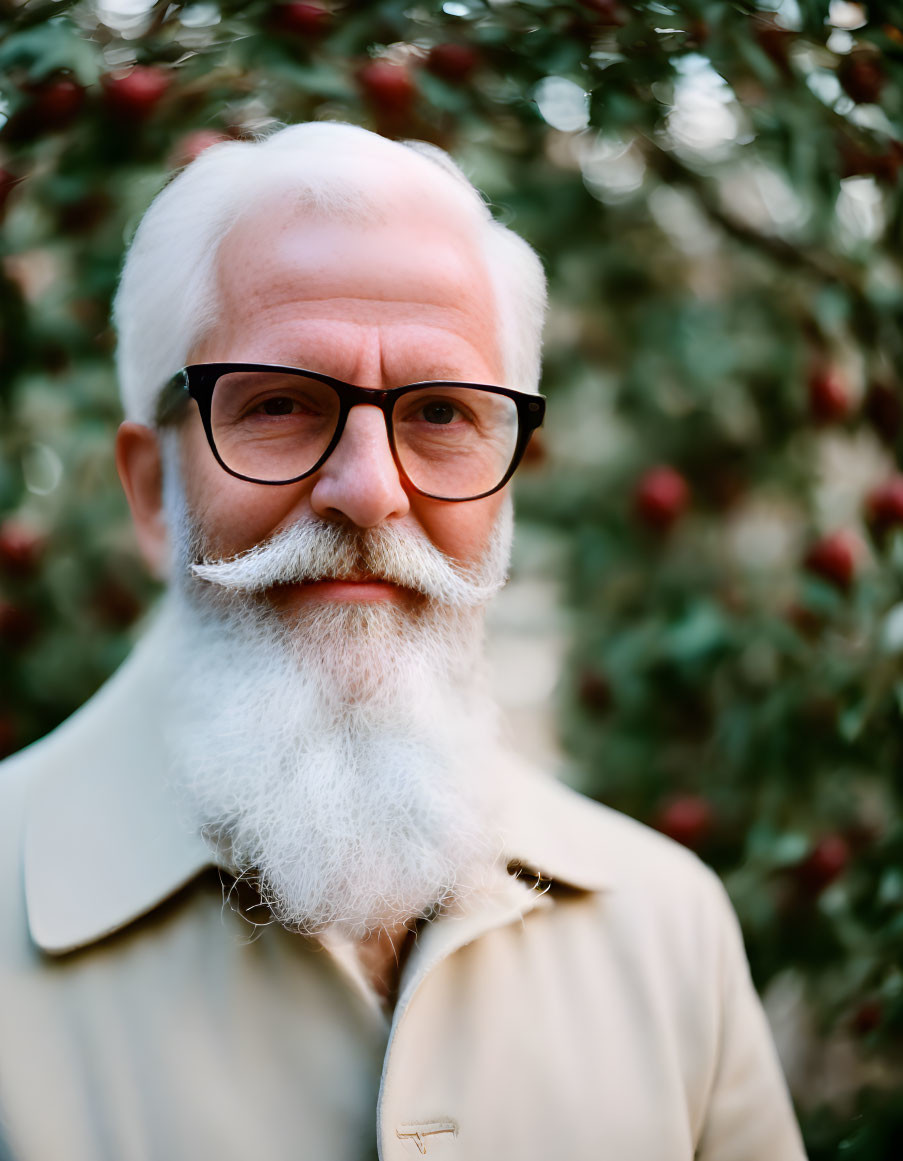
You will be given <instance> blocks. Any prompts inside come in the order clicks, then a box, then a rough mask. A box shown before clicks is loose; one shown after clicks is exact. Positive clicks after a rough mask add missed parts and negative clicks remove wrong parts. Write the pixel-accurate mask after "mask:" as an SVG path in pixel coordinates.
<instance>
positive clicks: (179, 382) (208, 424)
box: [155, 363, 546, 504]
mask: <svg viewBox="0 0 903 1161" xmlns="http://www.w3.org/2000/svg"><path fill="white" fill-rule="evenodd" d="M242 371H278V372H279V373H285V374H288V375H298V376H304V378H306V379H315V380H316V381H317V382H318V383H324V384H326V386H328V387H331V388H332V389H333V390H334V391H335V393H336V395H337V396H338V400H339V416H338V420H337V421H336V429H335V432H334V434H333V437H332V439H331V440H330V442H329V445H328V446H327V448H326V450H325V451H324V452H323V454H322V455H321V456H320V458H319V459H318V460H317V462H316V463H315V464H314V466H313V467H312V468H309V469H308V470H307V471H306V472H302V473H301V475H300V476H293V477H292V478H291V479H290V480H259V479H257V478H256V477H255V476H245V475H242V473H241V472H236V471H234V470H233V469H232V468H230V467H229V465H228V464H226V463H225V462H224V461H223V458H222V456H221V455H220V454H219V451H218V449H217V446H216V440H215V438H214V435H213V420H212V404H213V391H214V388H215V387H216V384H217V381H218V380H219V379H221V378H222V377H223V376H224V375H231V374H233V373H235V372H242ZM424 387H471V388H476V389H477V390H480V391H488V392H490V393H492V394H494V395H506V396H507V397H508V398H509V399H511V400H513V401H514V403H515V405H516V406H517V442H516V443H515V446H514V452H513V454H512V457H511V463H510V464H509V465H508V470H507V471H506V472H505V474H504V476H503V477H502V479H501V480H500V481H499V483H498V484H496V485H495V487H494V488H490V489H489V490H488V491H487V492H481V493H480V494H479V495H477V496H464V497H454V498H449V497H448V496H437V495H435V494H433V493H432V492H426V491H424V490H423V489H422V488H418V487H417V485H416V484H415V483H414V482H413V481H412V480H411V479H410V478H409V477H408V474H407V472H406V471H405V470H404V467H403V466H402V463H401V460H400V459H399V455H398V451H397V449H396V447H395V432H394V428H393V425H392V411H393V409H394V407H395V404H396V402H397V401H398V400H399V399H401V398H402V397H403V396H404V395H407V394H409V393H410V392H412V391H420V390H422V389H423V388H424ZM189 398H191V399H193V400H194V401H195V403H196V404H197V405H198V411H199V412H200V415H201V422H202V423H203V425H204V432H205V434H206V436H207V443H208V444H209V445H210V450H211V451H212V452H213V456H214V458H215V459H216V462H217V463H218V464H219V466H220V467H221V468H222V469H223V471H224V472H228V473H229V475H230V476H234V477H235V478H236V479H237V480H245V481H247V482H248V483H249V484H267V485H271V486H273V487H283V486H284V485H286V484H297V483H298V482H299V481H300V480H305V479H307V477H308V476H312V475H313V474H314V472H316V471H318V470H319V469H320V468H321V467H322V466H323V464H325V463H326V461H327V460H328V459H329V457H330V456H331V455H332V453H333V452H334V451H335V449H336V448H337V447H338V444H339V440H340V439H341V438H342V432H343V431H344V430H345V421H346V420H347V418H348V413H349V411H350V410H351V408H352V407H357V406H359V405H360V404H366V405H369V406H371V407H378V408H379V409H380V411H382V413H383V416H384V418H385V421H386V433H387V435H388V437H389V447H390V449H391V451H392V458H393V459H394V460H395V466H396V467H397V468H398V471H399V474H400V475H401V477H402V479H403V480H404V481H405V483H406V484H407V486H408V487H410V489H411V490H412V491H413V492H416V493H417V494H418V495H419V496H426V497H427V499H430V500H442V501H444V502H445V503H448V504H466V503H468V502H469V501H471V500H483V499H485V497H486V496H491V495H493V493H495V492H498V491H499V490H500V489H501V488H504V486H505V484H507V483H508V481H509V480H510V479H511V477H512V476H513V475H514V473H515V471H516V470H517V467H518V465H519V464H520V462H521V460H522V459H523V455H524V452H525V451H526V450H527V444H528V443H529V442H530V436H531V435H532V434H533V432H534V431H535V430H536V429H537V428H538V427H539V426H540V424H541V423H542V421H543V417H544V416H545V410H546V401H545V397H544V396H543V395H535V394H533V393H531V392H528V391H515V390H513V389H512V388H510V387H496V386H494V385H492V384H488V383H463V382H457V381H455V380H453V379H431V380H426V381H424V382H422V383H406V384H404V385H403V386H401V387H387V388H379V387H358V386H357V385H356V384H354V383H345V382H343V381H342V380H341V379H333V378H332V376H331V375H322V374H320V372H319V371H306V370H304V368H302V367H282V366H278V365H276V364H271V363H191V364H189V365H188V366H187V367H183V368H182V370H181V371H178V372H176V374H175V375H173V377H172V378H171V379H170V380H169V381H168V383H166V385H165V386H164V387H163V390H162V391H161V392H160V397H159V399H158V401H157V411H156V416H155V423H156V425H157V427H164V426H166V425H167V424H169V423H172V422H174V421H175V419H176V417H177V415H178V413H179V411H180V410H181V409H182V408H183V407H184V406H185V404H186V403H187V400H188V399H189Z"/></svg>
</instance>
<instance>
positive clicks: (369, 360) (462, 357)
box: [182, 184, 504, 610]
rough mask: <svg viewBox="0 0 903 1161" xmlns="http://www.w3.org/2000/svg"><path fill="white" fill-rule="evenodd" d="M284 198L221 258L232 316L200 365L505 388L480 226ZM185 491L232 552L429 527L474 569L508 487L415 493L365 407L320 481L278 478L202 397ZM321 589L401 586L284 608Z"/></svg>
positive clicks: (448, 216) (197, 515)
mask: <svg viewBox="0 0 903 1161" xmlns="http://www.w3.org/2000/svg"><path fill="white" fill-rule="evenodd" d="M288 200H289V199H288V198H284V199H282V201H279V200H274V201H273V202H272V203H271V204H269V205H267V206H265V207H261V208H258V209H256V210H255V211H253V212H252V213H250V214H248V215H247V216H246V217H244V218H243V219H242V220H241V221H240V222H239V223H238V224H237V225H236V226H235V227H234V228H233V229H232V231H231V232H230V233H229V234H228V235H227V237H226V238H225V239H224V241H223V243H222V246H221V248H220V251H219V256H218V271H217V285H218V293H219V313H218V317H217V321H216V323H215V325H214V326H213V327H212V328H211V329H209V330H208V331H207V332H206V334H204V336H203V337H202V338H201V339H200V340H199V341H198V342H197V344H196V345H195V346H194V348H193V349H192V350H191V352H190V356H189V360H188V361H189V362H199V363H200V362H259V363H273V364H282V365H286V366H295V367H304V368H306V369H308V370H313V371H319V372H322V373H325V374H328V375H332V376H334V377H335V378H338V379H342V380H345V381H347V382H351V383H356V384H358V385H360V386H364V387H374V388H385V387H394V386H400V385H403V384H406V383H412V382H418V381H422V380H429V379H453V380H461V381H471V382H477V383H501V381H502V368H501V359H500V354H499V351H498V343H497V337H496V319H495V311H494V306H493V301H492V293H491V288H490V284H489V280H488V277H487V274H486V272H485V269H484V266H483V263H482V260H481V255H480V252H479V250H478V248H477V243H476V241H475V239H474V227H473V224H472V223H471V222H469V221H468V220H467V219H466V217H465V216H464V214H463V213H462V212H461V210H460V209H457V208H456V207H454V206H453V205H451V204H449V203H446V204H441V203H440V204H438V205H437V204H436V201H435V199H432V198H429V197H424V196H423V192H422V191H421V192H420V194H419V196H414V195H412V194H411V193H408V192H407V191H406V190H405V189H404V188H403V185H402V184H400V185H399V191H398V205H397V212H395V211H393V213H392V216H391V219H390V220H389V221H388V222H386V223H379V224H364V225H352V224H350V223H348V222H345V221H341V220H339V221H325V220H322V219H320V218H318V217H316V216H311V215H310V214H309V213H307V212H306V211H304V210H301V209H297V208H292V207H291V206H290V205H287V204H286V203H287V202H288ZM182 461H183V478H184V482H185V492H186V500H187V503H188V507H189V510H190V511H191V512H192V513H193V515H194V519H195V520H196V522H197V524H198V527H199V528H200V530H201V532H202V534H203V537H204V540H205V542H206V545H207V547H208V549H209V551H210V552H211V553H213V554H215V555H217V556H231V555H234V554H236V553H239V552H242V551H244V550H246V549H248V548H250V547H251V546H253V545H255V544H257V543H259V542H261V541H263V540H266V539H268V538H269V537H271V536H272V535H273V534H275V533H277V532H279V531H281V530H282V529H284V528H286V527H288V526H290V525H292V524H294V523H296V522H297V521H299V520H303V519H305V518H308V519H309V518H319V519H321V520H324V521H329V522H340V523H342V524H345V525H348V526H349V527H357V528H375V527H378V526H380V525H383V524H385V523H386V522H394V523H395V524H396V527H399V528H401V527H402V526H407V527H409V528H410V529H411V530H412V531H414V532H420V533H425V534H426V536H427V537H428V538H429V540H430V541H431V542H432V543H433V544H434V545H435V546H436V547H437V548H439V549H440V550H441V551H442V552H444V553H445V554H446V555H448V556H449V557H451V558H452V559H453V560H455V561H458V562H460V563H462V564H464V565H468V564H471V563H474V564H475V563H476V562H478V561H479V560H480V559H481V558H482V557H483V555H484V554H485V551H486V548H487V545H488V543H489V540H490V535H491V532H492V529H493V526H494V525H495V523H496V518H497V516H498V513H499V508H500V506H501V504H502V503H503V495H504V493H503V492H499V493H496V494H495V495H493V496H489V497H487V498H485V499H483V500H474V501H468V502H465V503H457V504H452V503H446V502H442V501H437V500H430V499H426V498H425V497H423V496H419V495H417V494H416V493H413V492H411V491H409V490H408V489H406V487H405V485H404V484H403V482H402V480H401V479H400V477H399V474H398V470H397V468H396V466H395V463H394V460H393V458H392V454H391V451H390V447H389V442H388V438H387V433H386V425H385V420H384V418H383V415H382V413H381V412H380V411H379V410H378V409H377V408H376V407H368V406H358V407H355V408H353V409H352V411H351V412H350V414H349V416H348V420H347V424H346V427H345V430H344V433H343V435H342V438H341V441H340V443H339V445H338V447H337V448H336V449H335V451H333V453H332V455H331V456H330V458H329V459H328V460H327V462H326V463H325V464H324V465H323V467H322V468H320V469H319V471H317V472H316V473H315V474H314V475H312V476H310V477H308V478H307V479H304V480H301V481H299V482H298V483H296V484H289V485H284V486H267V485H261V484H252V483H248V482H245V481H242V480H238V479H235V478H234V477H232V476H230V475H229V474H228V473H226V472H224V471H223V470H222V468H221V467H220V466H219V465H218V464H217V463H216V461H215V460H214V458H213V455H212V454H211V452H210V449H209V447H208V445H207V441H206V437H205V435H204V431H203V428H202V425H201V422H200V418H199V415H198V414H197V411H196V409H195V408H194V407H193V406H192V407H191V408H190V410H189V414H188V418H187V420H186V422H185V424H184V426H183V433H182ZM315 599H329V600H335V601H347V600H357V601H379V600H390V601H395V602H399V603H402V604H403V603H405V602H407V601H409V600H410V599H411V595H410V593H409V592H407V591H406V590H404V589H402V588H399V587H397V586H395V585H392V584H389V583H387V582H379V581H376V582H373V583H360V582H351V581H328V582H326V581H321V582H315V583H307V584H301V585H291V586H286V587H284V588H280V589H279V590H278V593H277V594H275V595H274V600H276V601H277V602H278V603H279V605H280V606H281V607H285V608H288V609H290V610H291V609H294V608H297V607H299V606H300V605H301V604H303V603H307V602H309V601H311V600H315Z"/></svg>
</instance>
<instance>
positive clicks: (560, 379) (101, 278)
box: [0, 0, 903, 1159]
mask: <svg viewBox="0 0 903 1161" xmlns="http://www.w3.org/2000/svg"><path fill="white" fill-rule="evenodd" d="M777 4H778V0H774V4H773V5H772V6H769V5H768V3H766V2H765V0H763V2H762V3H758V4H753V3H745V2H740V0H738V2H735V3H728V2H726V0H662V2H658V0H641V2H639V3H634V4H627V3H619V2H617V0H581V2H577V0H567V2H565V0H509V2H507V3H500V2H496V3H487V2H485V0H448V2H446V3H444V4H442V5H441V6H440V5H436V4H426V3H423V4H419V5H418V4H417V3H412V0H381V2H378V3H362V2H359V0H347V2H346V3H344V4H342V3H340V2H338V0H336V2H335V3H330V4H328V5H327V4H326V3H325V0H324V2H323V3H320V2H314V0H311V2H310V3H307V2H303V0H287V2H283V3H270V2H268V0H197V2H195V3H191V4H183V3H179V2H178V0H174V2H171V3H170V2H168V0H157V3H155V4H154V5H153V7H151V8H150V9H148V10H142V9H140V8H137V7H135V6H134V5H128V4H126V3H123V2H122V0H105V2H104V3H97V4H95V5H92V4H90V3H88V2H87V0H75V2H73V0H58V2H50V0H47V2H45V0H28V2H26V3H24V4H18V3H15V2H14V0H3V3H2V5H0V77H2V78H3V79H2V97H3V102H4V108H5V118H6V119H5V124H4V126H3V128H2V130H0V164H2V166H3V170H2V173H0V207H2V209H0V212H4V213H5V233H4V242H3V246H4V249H3V255H4V257H3V266H2V279H0V303H2V317H0V355H2V360H3V367H4V370H3V375H2V377H0V520H2V524H0V662H2V665H0V749H5V750H12V749H14V748H16V747H17V746H19V745H22V744H24V743H25V742H27V741H29V740H30V739H32V738H34V737H36V736H38V735H39V734H40V733H42V732H44V731H45V730H46V729H48V728H49V727H50V726H52V725H53V724H55V722H57V721H58V720H60V719H61V718H62V717H64V716H65V715H66V714H67V713H69V712H70V711H71V710H72V709H74V708H75V707H76V706H77V705H78V704H79V703H80V702H81V701H82V700H83V699H84V698H85V697H86V696H87V695H88V694H90V693H91V692H92V691H93V689H94V688H96V686H97V685H98V684H99V683H100V681H101V680H102V679H103V678H104V676H105V675H106V674H107V673H108V672H109V671H110V670H111V669H112V668H113V667H114V666H115V664H116V663H117V662H118V660H119V659H120V658H121V657H122V656H123V655H124V653H125V651H126V650H127V648H128V641H129V638H130V634H131V632H132V630H131V626H132V625H133V624H134V622H135V621H136V619H137V618H138V616H139V614H140V612H141V610H142V609H143V607H144V606H145V604H146V602H147V600H148V599H149V597H150V595H151V594H150V589H149V585H148V582H147V581H146V580H145V579H144V578H143V574H142V571H141V569H140V567H139V565H138V563H137V561H136V560H135V557H134V551H133V548H132V545H131V540H130V537H129V533H128V528H127V522H126V520H125V513H124V506H123V502H122V500H121V499H120V497H119V493H118V489H117V486H116V484H115V479H114V472H113V465H112V460H111V455H110V446H111V439H112V433H113V430H114V426H115V423H116V422H117V419H118V405H117V402H116V395H115V389H114V383H113V377H112V368H111V351H112V337H111V332H110V329H109V325H108V321H107V319H108V310H109V303H110V298H111V294H112V291H113V288H114V285H115V279H116V275H117V270H118V266H119V262H120V259H121V251H122V247H123V241H124V239H125V238H126V237H127V236H128V234H129V232H130V230H131V229H132V228H133V226H134V223H135V221H136V220H137V216H138V215H139V214H140V212H141V210H142V209H143V208H144V206H145V205H146V204H147V201H148V200H149V198H150V196H151V195H152V193H153V192H154V191H155V190H156V189H157V188H159V186H160V185H161V184H162V182H163V180H164V179H165V176H166V174H167V172H169V171H170V170H171V169H172V168H174V167H178V166H179V165H182V164H186V163H188V162H189V161H190V160H191V158H192V157H193V156H195V155H196V154H197V153H198V152H199V151H200V150H201V149H202V148H204V147H205V146H206V145H209V144H210V143H211V141H214V140H216V139H217V138H218V137H220V136H224V137H232V138H244V137H252V136H254V135H255V134H257V133H259V132H261V131H263V130H265V129H266V128H268V127H269V126H270V125H272V124H273V123H274V120H277V119H278V120H280V121H296V120H302V119H307V118H332V119H344V120H350V121H354V122H359V123H363V124H366V125H369V126H371V127H373V128H376V129H378V130H379V131H380V132H383V133H385V134H387V135H390V136H402V137H410V136H414V137H421V138H426V139H428V140H432V141H436V142H438V143H439V144H442V145H443V146H445V147H447V148H450V149H451V150H452V151H453V152H454V153H455V154H456V156H457V157H458V158H459V160H460V161H461V163H462V164H463V165H464V167H465V169H466V170H467V171H468V173H469V174H470V175H471V176H472V177H473V179H474V180H475V182H476V183H477V184H478V185H480V186H481V187H482V188H483V189H485V190H486V191H487V193H488V194H489V196H490V197H491V199H492V202H493V204H494V205H495V207H496V209H497V210H498V212H499V213H500V214H501V215H502V216H503V217H504V218H505V219H506V220H509V221H511V222H512V223H513V224H514V225H515V227H516V228H517V229H518V230H519V231H520V232H522V233H523V234H524V235H525V236H527V237H528V238H529V239H530V240H531V242H532V243H533V244H534V245H535V246H536V247H537V249H538V250H539V251H540V253H541V254H542V256H543V258H544V260H545V262H546V264H547V267H548V270H549V274H550V278H551V282H552V289H553V310H552V315H551V319H550V327H549V340H548V345H547V370H546V384H545V385H546V390H547V393H548V394H549V395H550V397H551V420H550V423H549V427H548V431H547V435H546V442H545V444H544V448H545V457H544V460H543V462H538V461H539V459H540V457H539V456H535V457H534V466H533V467H532V469H531V472H532V474H531V473H530V472H528V473H527V475H526V477H525V479H524V481H523V486H522V488H521V506H522V509H523V511H525V512H526V513H528V514H529V515H530V516H531V518H532V519H534V520H539V521H545V522H547V524H548V525H549V526H550V527H551V528H554V529H556V530H557V531H558V532H559V533H560V534H561V535H562V537H563V538H564V544H565V553H566V561H567V570H566V572H567V578H568V579H567V586H566V587H567V593H566V595H567V599H568V602H569V604H570V606H571V608H572V610H573V615H574V620H575V625H576V632H575V633H574V641H575V645H574V647H573V656H572V666H571V670H570V677H569V679H568V681H567V683H566V688H565V689H564V691H563V694H562V706H561V717H562V723H563V725H562V729H563V735H564V738H565V741H566V743H567V745H568V747H569V750H570V752H571V754H572V755H573V761H574V769H575V777H577V778H579V779H580V780H581V781H582V783H583V785H584V786H585V788H586V789H587V790H588V791H589V792H591V793H593V794H595V795H597V796H598V797H600V798H602V799H604V800H606V801H609V802H611V803H612V804H614V805H615V806H618V807H619V808H621V809H624V810H627V811H628V812H630V813H632V814H635V815H636V816H638V817H640V818H643V819H644V820H646V821H650V822H652V823H653V824H654V825H657V826H659V827H660V828H661V829H663V830H665V831H666V832H667V833H670V834H672V835H673V836H674V837H676V838H678V839H679V840H680V841H683V842H685V843H687V844H688V845H690V846H692V847H694V848H695V849H697V850H699V852H700V853H701V854H702V855H703V857H705V858H706V859H707V860H709V861H710V862H711V863H712V864H713V865H714V866H715V867H716V868H717V869H718V870H719V871H720V872H721V873H722V874H723V875H724V877H725V879H726V882H727V884H728V886H729V888H730V890H731V892H732V895H733V897H734V900H735V903H736V905H737V908H738V911H739V913H740V916H741V919H742V921H743V925H744V930H745V934H746V937H747V942H748V947H749V951H750V956H751V961H752V965H753V970H754V974H755V976H756V979H757V982H758V984H759V985H760V986H761V987H762V988H763V989H765V988H767V989H768V994H769V996H770V997H771V998H772V1000H773V1001H774V1003H778V1002H779V1000H780V997H781V996H784V997H786V996H787V995H788V994H796V995H798V997H799V996H800V995H801V996H802V997H803V998H802V999H801V1000H800V999H799V998H798V1000H797V1002H796V1003H795V1005H794V1006H793V1008H792V1011H793V1012H794V1013H795V1015H794V1020H795V1021H796V1024H795V1027H796V1036H795V1041H794V1043H795V1051H796V1054H797V1059H796V1067H793V1066H791V1067H790V1077H791V1081H792V1083H793V1086H794V1091H795V1095H796V1097H797V1099H798V1102H799V1107H800V1112H801V1117H802V1120H803V1124H804V1128H805V1131H806V1135H807V1144H808V1147H809V1149H810V1152H811V1156H812V1157H813V1158H819V1159H820V1158H825V1159H827V1158H835V1157H836V1158H840V1157H841V1156H843V1157H845V1158H863V1159H865V1158H868V1159H876V1158H890V1157H896V1156H897V1155H898V1154H899V1146H900V1141H901V1135H903V1122H901V1118H900V1111H899V1107H898V1105H899V1102H898V1101H896V1100H895V1098H894V1091H893V1090H894V1086H895V1085H899V1081H900V1050H901V1045H903V972H901V969H900V966H899V965H900V960H901V951H903V826H901V820H900V799H901V792H903V779H901V770H903V760H901V759H903V753H901V750H903V733H901V717H900V715H901V710H903V674H901V671H900V660H899V658H900V651H901V649H903V594H901V587H903V532H901V530H903V483H901V481H900V480H898V479H897V478H896V476H895V465H896V461H897V457H898V455H899V453H900V451H901V450H903V397H901V394H900V392H901V387H900V381H899V378H900V372H899V369H900V367H901V365H903V338H901V335H903V330H901V322H903V283H901V269H900V262H899V258H898V254H897V251H896V246H895V243H896V242H897V240H898V239H899V237H900V228H901V224H903V201H901V198H900V193H899V190H900V184H899V174H900V169H901V165H903V144H901V138H903V31H901V26H903V22H901V20H900V17H901V15H903V12H901V11H900V7H899V6H898V5H897V4H895V3H888V2H884V3H881V2H878V0H875V2H873V3H868V4H851V3H842V2H840V0H834V2H833V3H831V4H830V6H829V5H828V4H827V3H823V2H821V0H797V2H792V0H784V2H783V3H781V4H780V7H777ZM794 989H796V990H797V991H796V992H794ZM807 1029H808V1031H807ZM800 1045H803V1048H801V1047H800Z"/></svg>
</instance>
